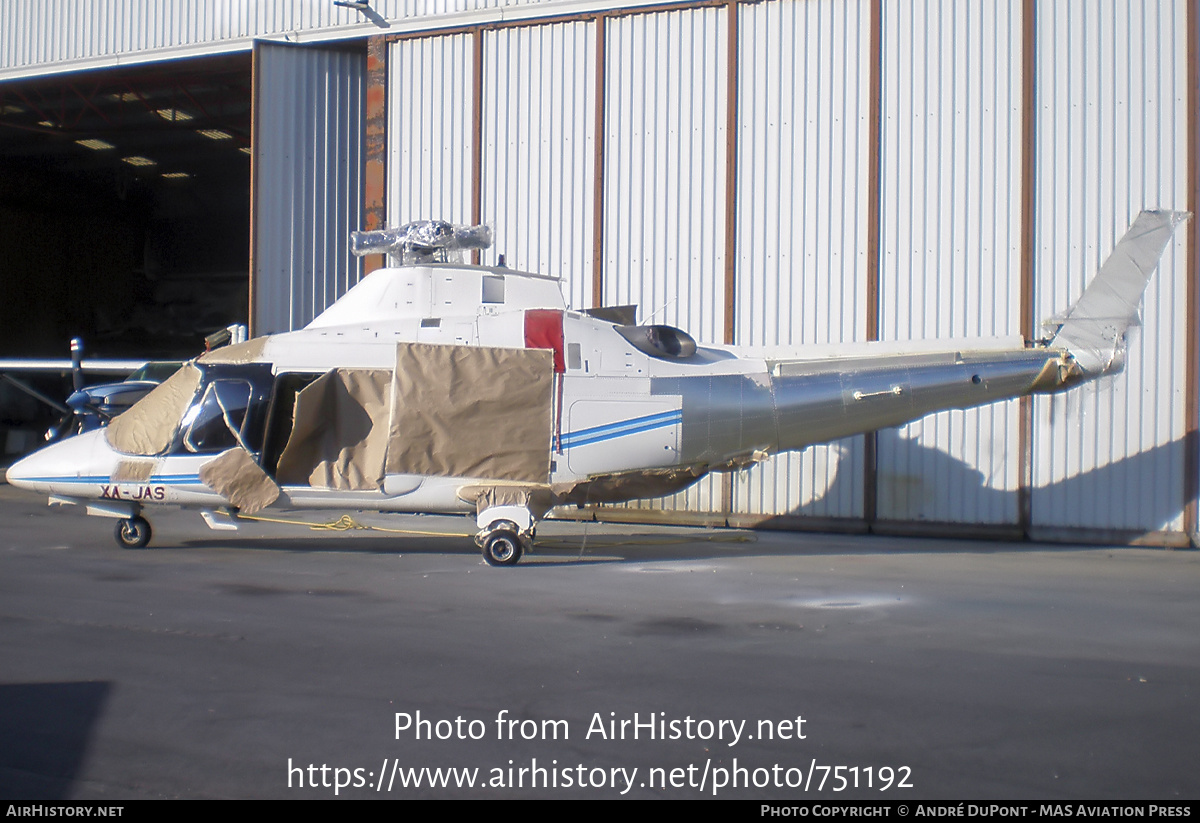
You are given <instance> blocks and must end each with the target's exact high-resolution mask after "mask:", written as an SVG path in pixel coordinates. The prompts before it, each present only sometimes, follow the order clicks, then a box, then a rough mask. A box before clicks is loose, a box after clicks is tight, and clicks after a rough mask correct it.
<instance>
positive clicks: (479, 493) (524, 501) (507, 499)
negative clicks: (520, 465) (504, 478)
mask: <svg viewBox="0 0 1200 823" xmlns="http://www.w3.org/2000/svg"><path fill="white" fill-rule="evenodd" d="M458 499H459V500H464V501H467V502H471V503H474V504H475V513H476V514H480V513H482V512H484V511H487V510H488V509H490V508H492V507H493V506H524V507H525V508H527V509H529V511H530V513H532V514H533V516H534V517H535V518H537V519H539V520H540V519H541V518H542V517H545V515H546V512H548V511H550V510H551V509H552V508H554V507H555V506H557V505H558V497H557V496H556V495H555V494H554V492H553V491H552V490H551V488H550V487H549V486H543V485H538V486H508V485H505V486H485V485H472V486H463V487H461V488H460V489H458Z"/></svg>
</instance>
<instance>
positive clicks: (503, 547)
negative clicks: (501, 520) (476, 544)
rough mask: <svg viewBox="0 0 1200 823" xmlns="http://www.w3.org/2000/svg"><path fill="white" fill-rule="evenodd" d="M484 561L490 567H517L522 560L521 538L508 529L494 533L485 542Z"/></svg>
mask: <svg viewBox="0 0 1200 823" xmlns="http://www.w3.org/2000/svg"><path fill="white" fill-rule="evenodd" d="M483 559H484V560H486V561H487V562H488V565H489V566H515V565H516V564H517V561H518V560H520V559H521V538H520V537H517V533H516V532H511V531H508V530H507V529H500V530H498V531H494V532H492V533H491V534H489V535H488V536H487V538H486V539H485V540H484V541H483Z"/></svg>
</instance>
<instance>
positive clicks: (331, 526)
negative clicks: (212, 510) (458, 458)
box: [217, 509, 758, 549]
mask: <svg viewBox="0 0 1200 823" xmlns="http://www.w3.org/2000/svg"><path fill="white" fill-rule="evenodd" d="M217 513H218V514H223V515H225V516H226V517H228V518H230V519H231V520H253V521H255V522H258V523H279V524H281V525H285V526H307V527H308V528H309V529H311V530H312V531H335V532H347V531H375V532H386V533H388V534H408V535H414V536H417V537H474V533H472V532H430V531H421V530H419V529H389V528H386V527H384V526H368V525H367V524H365V523H359V522H358V521H357V520H355V519H354V518H353V517H351V516H350V515H348V514H343V515H342V516H341V517H339V518H338V519H337V520H330V521H329V522H327V523H313V522H311V521H308V520H291V519H288V518H283V517H260V516H258V515H253V514H234V513H232V512H230V511H228V510H227V509H217ZM581 539H582V538H581ZM593 539H594V538H593ZM757 539H758V538H757V537H756V536H755V535H753V534H744V533H743V534H729V533H722V534H711V535H706V536H704V537H695V536H692V535H687V536H678V537H661V538H652V539H649V540H647V539H645V538H641V539H637V540H621V541H618V542H615V543H610V542H607V541H606V542H603V543H600V544H599V546H600V547H602V548H606V549H608V548H616V547H618V546H669V545H673V544H679V543H754V542H756V541H757ZM589 542H590V541H589ZM537 545H538V546H539V547H542V548H551V547H555V546H557V547H559V548H570V549H573V548H576V546H575V545H574V544H572V543H567V542H565V541H564V540H562V539H561V538H560V539H557V540H539V541H538V543H537Z"/></svg>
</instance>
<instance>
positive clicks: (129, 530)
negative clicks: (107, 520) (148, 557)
mask: <svg viewBox="0 0 1200 823" xmlns="http://www.w3.org/2000/svg"><path fill="white" fill-rule="evenodd" d="M113 536H114V537H116V538H117V545H118V546H120V547H121V548H123V549H144V548H145V547H146V545H147V544H148V543H149V542H150V521H149V520H147V519H146V518H144V517H131V518H129V519H128V520H118V521H117V528H116V529H114V530H113Z"/></svg>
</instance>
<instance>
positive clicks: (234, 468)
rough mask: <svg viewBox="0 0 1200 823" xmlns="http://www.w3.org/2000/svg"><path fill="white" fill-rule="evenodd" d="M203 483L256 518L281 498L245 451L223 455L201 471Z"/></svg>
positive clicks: (232, 450) (264, 473) (211, 461)
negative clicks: (255, 515) (260, 512)
mask: <svg viewBox="0 0 1200 823" xmlns="http://www.w3.org/2000/svg"><path fill="white" fill-rule="evenodd" d="M200 482H201V483H203V484H204V485H206V486H208V487H209V488H210V489H212V490H213V491H215V492H216V493H217V494H219V495H221V496H222V497H224V498H225V499H226V500H228V501H229V502H230V503H232V504H233V505H235V506H237V507H238V511H239V512H241V513H242V514H254V513H255V512H257V511H260V510H261V509H264V508H266V507H267V506H269V505H271V504H272V503H274V502H275V501H276V500H277V499H278V498H279V486H277V485H275V481H274V480H272V479H271V478H270V477H268V476H267V473H266V472H264V471H263V470H262V469H261V468H259V466H258V464H257V463H255V462H254V458H253V457H252V456H251V455H250V453H249V452H248V451H246V450H245V449H243V448H241V447H240V446H239V447H237V448H233V449H230V450H229V451H226V452H221V453H220V454H219V455H217V456H216V457H214V458H213V459H212V460H209V461H208V462H207V463H205V464H204V465H203V466H201V467H200Z"/></svg>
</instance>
